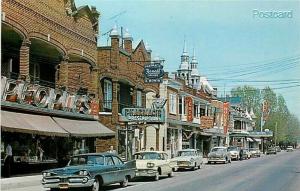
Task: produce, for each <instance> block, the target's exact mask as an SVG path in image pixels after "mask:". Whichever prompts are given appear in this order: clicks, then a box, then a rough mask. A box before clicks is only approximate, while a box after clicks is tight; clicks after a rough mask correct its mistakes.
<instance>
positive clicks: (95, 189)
mask: <svg viewBox="0 0 300 191" xmlns="http://www.w3.org/2000/svg"><path fill="white" fill-rule="evenodd" d="M99 190H100V180H99V178H95V181H94V183H93V186H92V191H99Z"/></svg>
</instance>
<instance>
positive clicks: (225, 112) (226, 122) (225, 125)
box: [223, 102, 229, 134]
mask: <svg viewBox="0 0 300 191" xmlns="http://www.w3.org/2000/svg"><path fill="white" fill-rule="evenodd" d="M228 125H229V102H225V103H224V104H223V128H224V134H227V131H228Z"/></svg>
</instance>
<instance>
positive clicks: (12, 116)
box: [1, 110, 69, 137]
mask: <svg viewBox="0 0 300 191" xmlns="http://www.w3.org/2000/svg"><path fill="white" fill-rule="evenodd" d="M1 130H3V131H9V132H19V133H32V134H39V135H47V136H63V137H67V136H68V135H69V133H68V132H67V131H65V130H64V129H62V128H61V127H60V126H59V125H57V124H56V123H55V122H54V121H53V120H52V118H51V117H49V116H44V115H33V114H25V113H19V112H10V111H4V110H1Z"/></svg>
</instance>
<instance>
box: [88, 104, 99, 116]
mask: <svg viewBox="0 0 300 191" xmlns="http://www.w3.org/2000/svg"><path fill="white" fill-rule="evenodd" d="M90 107H91V113H90V114H91V115H96V116H98V114H99V103H98V102H97V101H95V100H93V101H91V106H90Z"/></svg>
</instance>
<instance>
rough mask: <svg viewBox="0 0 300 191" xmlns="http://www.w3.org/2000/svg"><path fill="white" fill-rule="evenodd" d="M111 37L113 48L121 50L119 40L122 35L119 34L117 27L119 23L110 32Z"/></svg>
mask: <svg viewBox="0 0 300 191" xmlns="http://www.w3.org/2000/svg"><path fill="white" fill-rule="evenodd" d="M109 36H110V38H111V48H112V49H113V50H117V51H119V40H120V36H119V32H118V29H117V25H115V26H114V27H113V29H112V30H111V32H110V35H109Z"/></svg>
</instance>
